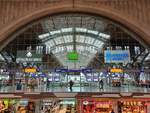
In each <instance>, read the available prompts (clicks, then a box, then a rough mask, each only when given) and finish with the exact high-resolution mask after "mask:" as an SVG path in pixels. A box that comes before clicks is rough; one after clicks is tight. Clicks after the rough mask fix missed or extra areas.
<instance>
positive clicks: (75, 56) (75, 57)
mask: <svg viewBox="0 0 150 113" xmlns="http://www.w3.org/2000/svg"><path fill="white" fill-rule="evenodd" d="M67 58H68V60H71V61H76V60H78V58H79V55H78V53H77V52H69V53H68V54H67Z"/></svg>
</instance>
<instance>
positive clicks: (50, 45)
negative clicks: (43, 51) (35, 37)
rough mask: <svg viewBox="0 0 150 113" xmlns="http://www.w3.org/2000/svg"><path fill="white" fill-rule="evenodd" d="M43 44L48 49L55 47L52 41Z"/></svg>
mask: <svg viewBox="0 0 150 113" xmlns="http://www.w3.org/2000/svg"><path fill="white" fill-rule="evenodd" d="M45 44H46V46H48V47H53V46H55V43H54V41H53V40H49V41H47V42H46V43H45Z"/></svg>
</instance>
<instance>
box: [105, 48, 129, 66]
mask: <svg viewBox="0 0 150 113" xmlns="http://www.w3.org/2000/svg"><path fill="white" fill-rule="evenodd" d="M104 60H105V63H127V62H130V52H129V50H105V51H104Z"/></svg>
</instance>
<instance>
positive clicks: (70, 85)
mask: <svg viewBox="0 0 150 113" xmlns="http://www.w3.org/2000/svg"><path fill="white" fill-rule="evenodd" d="M73 84H74V82H73V81H72V80H70V81H69V88H70V91H72V86H73Z"/></svg>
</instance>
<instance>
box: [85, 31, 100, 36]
mask: <svg viewBox="0 0 150 113" xmlns="http://www.w3.org/2000/svg"><path fill="white" fill-rule="evenodd" d="M87 32H88V33H91V34H95V35H98V31H94V30H88V31H87Z"/></svg>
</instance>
